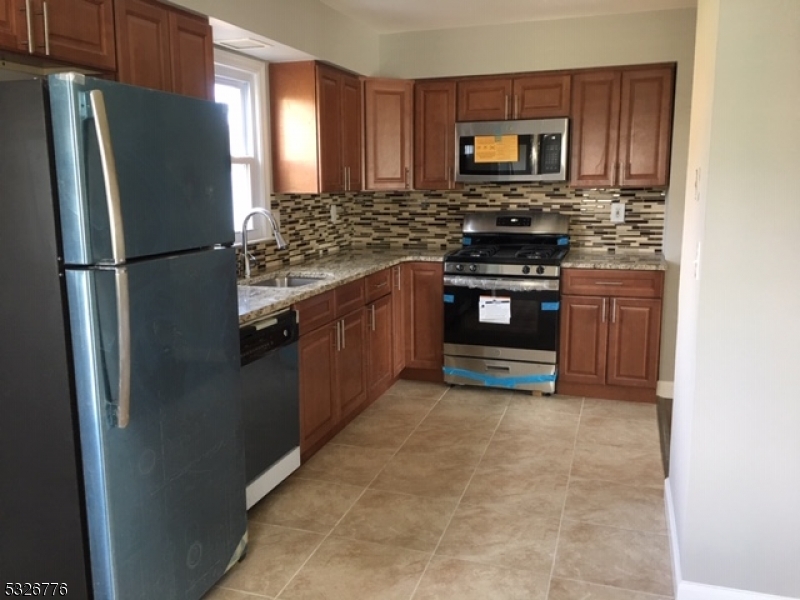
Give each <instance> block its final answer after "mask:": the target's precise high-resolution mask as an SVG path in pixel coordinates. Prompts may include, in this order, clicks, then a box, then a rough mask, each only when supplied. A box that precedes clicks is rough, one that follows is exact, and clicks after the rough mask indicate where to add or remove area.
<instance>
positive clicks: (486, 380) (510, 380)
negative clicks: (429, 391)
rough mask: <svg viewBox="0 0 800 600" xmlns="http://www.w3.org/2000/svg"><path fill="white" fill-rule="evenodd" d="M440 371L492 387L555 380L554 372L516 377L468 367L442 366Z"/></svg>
mask: <svg viewBox="0 0 800 600" xmlns="http://www.w3.org/2000/svg"><path fill="white" fill-rule="evenodd" d="M442 372H443V373H444V374H445V375H452V376H453V377H463V378H464V379H472V380H473V381H478V382H480V383H482V384H483V385H488V386H492V387H504V388H515V387H517V386H520V385H527V384H531V383H550V382H551V381H555V380H556V376H555V374H553V375H517V376H516V377H497V376H496V375H487V374H486V373H476V372H475V371H470V370H468V369H456V368H455V367H442Z"/></svg>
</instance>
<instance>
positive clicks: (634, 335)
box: [606, 298, 661, 389]
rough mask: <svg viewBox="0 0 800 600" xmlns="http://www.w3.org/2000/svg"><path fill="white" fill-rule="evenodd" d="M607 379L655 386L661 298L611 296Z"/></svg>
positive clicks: (620, 383) (629, 384)
mask: <svg viewBox="0 0 800 600" xmlns="http://www.w3.org/2000/svg"><path fill="white" fill-rule="evenodd" d="M610 302H611V306H610V309H609V314H610V317H609V320H610V323H609V339H608V373H607V377H606V383H608V384H609V385H624V386H635V387H644V388H651V389H655V387H656V383H657V381H658V352H659V344H660V337H661V336H660V334H661V300H652V299H638V298H611V299H610Z"/></svg>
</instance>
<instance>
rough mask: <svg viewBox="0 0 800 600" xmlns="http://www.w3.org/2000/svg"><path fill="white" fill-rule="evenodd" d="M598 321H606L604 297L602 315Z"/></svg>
mask: <svg viewBox="0 0 800 600" xmlns="http://www.w3.org/2000/svg"><path fill="white" fill-rule="evenodd" d="M600 322H601V323H605V322H606V299H605V298H603V316H602V317H600Z"/></svg>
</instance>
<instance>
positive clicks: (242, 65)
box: [214, 48, 272, 242]
mask: <svg viewBox="0 0 800 600" xmlns="http://www.w3.org/2000/svg"><path fill="white" fill-rule="evenodd" d="M266 73H267V65H266V63H264V62H262V61H259V60H255V59H252V58H247V57H246V56H241V55H239V54H234V53H232V52H226V51H224V50H220V49H219V48H215V49H214V97H215V100H216V101H217V102H220V103H222V104H225V105H226V106H227V107H228V126H229V127H230V134H231V179H232V184H233V224H234V228H235V229H236V241H237V242H241V234H242V232H241V229H242V221H243V220H244V217H245V215H246V214H247V213H248V212H249V211H250V209H252V208H255V207H263V208H269V191H270V181H269V169H268V168H267V165H269V161H268V160H267V158H268V156H267V150H268V148H267V143H266V141H267V139H268V138H267V74H266ZM268 233H269V235H270V236H271V235H272V232H271V231H268V229H267V226H266V224H265V223H264V219H251V220H250V221H249V222H248V224H247V236H248V238H249V239H253V240H255V239H266V238H267V237H268V236H267V234H268Z"/></svg>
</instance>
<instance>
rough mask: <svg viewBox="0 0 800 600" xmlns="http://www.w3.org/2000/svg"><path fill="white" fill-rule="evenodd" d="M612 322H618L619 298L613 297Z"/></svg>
mask: <svg viewBox="0 0 800 600" xmlns="http://www.w3.org/2000/svg"><path fill="white" fill-rule="evenodd" d="M611 322H612V323H616V322H617V299H616V298H612V299H611Z"/></svg>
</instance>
